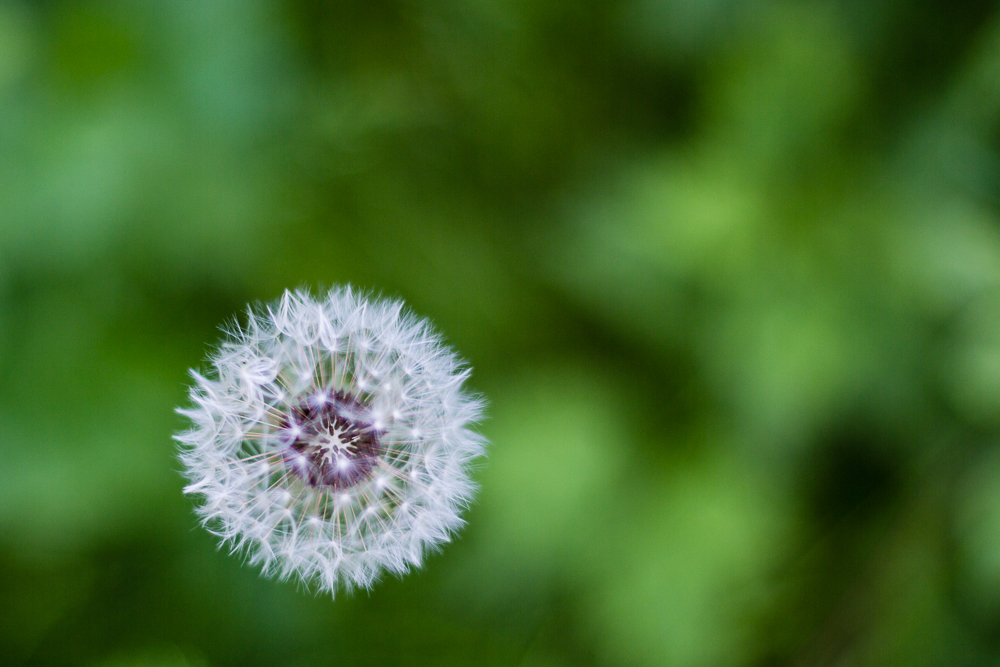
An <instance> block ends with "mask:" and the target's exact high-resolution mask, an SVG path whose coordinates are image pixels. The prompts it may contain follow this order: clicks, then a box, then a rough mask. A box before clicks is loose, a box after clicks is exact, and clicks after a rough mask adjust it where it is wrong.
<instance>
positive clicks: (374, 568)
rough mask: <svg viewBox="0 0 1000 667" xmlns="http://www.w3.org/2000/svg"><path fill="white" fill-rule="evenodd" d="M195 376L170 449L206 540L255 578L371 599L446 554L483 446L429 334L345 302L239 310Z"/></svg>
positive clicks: (418, 325) (474, 416) (449, 359)
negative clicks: (243, 560)
mask: <svg viewBox="0 0 1000 667" xmlns="http://www.w3.org/2000/svg"><path fill="white" fill-rule="evenodd" d="M210 361H211V365H212V370H211V371H210V372H209V373H206V374H201V373H198V372H196V371H192V373H191V374H192V376H193V377H194V379H195V383H194V385H193V386H192V388H191V401H192V406H191V407H189V408H185V409H181V410H179V412H180V413H181V414H183V415H184V416H186V417H188V418H189V419H190V420H191V422H192V427H191V428H190V429H189V430H187V431H185V432H184V433H181V434H179V435H177V436H175V437H176V439H177V440H178V441H179V442H180V444H181V454H180V459H181V461H182V462H183V464H184V467H185V471H184V474H185V476H186V477H187V478H188V480H189V482H190V483H189V484H188V485H187V486H186V487H185V492H186V493H189V494H194V495H196V496H199V497H200V498H201V504H200V506H199V507H198V513H199V514H200V516H201V518H202V522H203V523H204V525H205V526H206V527H207V528H208V529H209V530H210V531H212V532H213V533H215V534H216V535H218V536H219V537H221V538H222V540H223V542H224V543H225V544H227V545H229V546H230V547H231V548H232V550H233V551H238V552H242V553H244V554H246V555H247V556H248V559H249V561H250V562H252V563H259V564H260V565H261V566H262V568H263V570H264V572H265V573H267V574H272V575H277V576H279V577H281V578H298V579H300V580H301V581H303V582H306V583H307V584H311V585H315V586H317V587H318V588H319V589H321V590H325V591H329V592H330V593H333V592H335V591H336V590H337V589H338V588H347V589H350V588H353V587H356V586H360V587H364V588H367V587H370V586H371V584H372V583H373V582H374V581H375V580H376V579H377V578H378V576H379V575H380V574H381V573H382V572H383V571H389V572H392V573H396V574H401V573H403V572H406V571H407V570H408V569H409V567H410V566H411V565H412V566H420V564H421V561H422V559H423V556H424V553H425V552H426V551H427V550H428V549H429V548H434V547H437V546H438V545H440V544H441V543H442V542H445V541H447V540H448V539H450V536H451V534H452V533H453V532H454V531H455V530H456V529H458V528H459V527H460V526H461V525H462V523H463V522H462V518H461V516H460V515H461V511H462V509H463V508H464V507H465V506H467V505H468V503H469V502H470V500H471V498H472V495H473V493H474V491H475V485H474V484H473V482H472V481H471V480H470V478H469V466H470V463H471V462H472V461H473V460H474V459H476V458H477V457H479V456H482V455H483V454H484V452H485V444H486V443H485V440H484V439H483V438H482V437H481V436H479V435H478V434H477V433H475V432H474V431H472V430H470V428H469V427H470V425H472V424H473V423H475V422H476V421H477V420H478V419H479V418H480V416H481V414H482V407H483V406H482V401H481V400H480V399H479V398H478V397H476V396H473V395H471V394H469V393H468V392H467V391H465V390H464V389H463V388H462V385H463V383H464V381H465V379H466V378H467V377H468V374H469V372H468V369H467V368H466V367H465V366H464V365H463V364H462V362H461V361H460V360H459V359H458V358H457V357H456V355H455V354H454V352H452V351H451V350H450V349H449V348H448V347H446V346H445V345H444V344H443V343H442V342H441V339H440V337H439V336H438V335H437V334H436V333H435V332H434V331H433V329H432V328H431V326H430V324H429V323H428V322H427V321H426V320H422V319H418V318H416V317H415V316H413V315H411V314H409V313H407V312H406V311H405V310H404V309H403V305H402V304H401V303H399V302H396V301H386V300H379V299H370V298H367V297H366V296H365V295H362V294H359V293H357V292H355V291H353V290H351V289H350V288H339V289H334V290H331V291H330V292H329V293H327V294H326V295H325V297H323V298H321V299H315V298H313V297H312V296H311V295H310V294H308V293H306V292H303V291H296V292H285V294H284V296H282V298H281V299H280V300H278V301H277V302H275V303H274V304H271V305H268V306H266V307H263V308H258V309H253V308H251V309H250V312H249V317H248V320H247V323H246V324H245V325H244V326H235V327H233V328H232V330H231V331H229V332H228V337H227V339H226V340H224V341H223V342H222V343H221V345H220V346H219V349H218V350H217V352H216V353H214V354H213V355H212V357H211V359H210Z"/></svg>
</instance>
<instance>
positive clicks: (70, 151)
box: [0, 0, 1000, 667]
mask: <svg viewBox="0 0 1000 667" xmlns="http://www.w3.org/2000/svg"><path fill="white" fill-rule="evenodd" d="M997 10H998V7H997V3H994V2H984V1H982V0H969V1H967V2H951V1H948V0H836V1H835V0H826V1H815V0H801V1H792V0H773V1H761V2H738V1H736V0H614V1H608V2H600V1H598V0H578V1H576V2H560V1H558V0H343V1H340V2H329V3H325V2H319V1H318V0H287V1H283V2H279V1H277V0H169V1H168V2H159V1H155V0H135V1H125V0H89V1H84V2H70V1H64V2H60V1H56V0H47V1H45V2H32V3H29V2H10V1H8V0H0V663H2V664H4V665H107V666H117V665H152V666H154V667H172V666H180V665H192V666H205V667H208V666H225V665H240V666H244V665H245V666H254V665H268V666H271V665H335V664H336V665H383V666H387V665H422V664H429V665H529V666H532V667H559V666H574V667H577V666H579V667H588V666H604V665H607V666H612V667H629V666H640V665H667V666H678V667H708V666H720V667H729V666H733V667H736V666H747V667H777V666H788V667H793V666H804V665H830V666H862V665H906V666H907V667H920V666H923V665H948V666H952V665H996V664H1000V449H998V442H1000V12H998V11H997ZM341 283H351V284H354V285H356V286H359V287H362V288H366V289H372V290H376V291H378V292H380V293H382V294H385V295H387V296H393V297H400V298H403V299H405V300H406V301H407V302H408V303H409V304H410V305H411V306H412V308H413V309H414V310H415V311H416V312H417V313H419V314H421V315H424V316H427V317H430V318H431V319H433V320H434V321H435V322H436V323H437V325H438V327H439V328H440V329H441V331H443V332H444V334H445V335H446V337H447V339H448V341H449V342H450V343H451V344H453V345H454V346H455V347H456V348H457V349H458V350H459V351H460V352H461V354H462V355H463V356H465V357H466V358H467V359H468V360H469V361H470V363H471V364H472V366H473V368H474V369H475V370H474V376H473V379H472V383H471V384H472V387H473V389H475V390H476V391H480V392H482V393H483V394H485V395H486V396H487V397H488V399H489V402H490V409H489V415H490V417H489V420H488V421H486V422H485V423H484V424H483V426H482V430H483V432H484V433H485V434H486V435H487V436H488V437H489V438H490V440H491V441H492V443H493V444H492V447H491V451H490V456H489V458H488V460H486V461H484V462H483V465H482V466H481V467H480V468H479V469H478V470H477V471H476V477H477V479H478V480H479V482H480V483H481V485H482V491H481V494H480V496H479V499H478V502H477V504H476V505H475V506H474V507H473V508H472V509H471V511H469V513H468V521H469V525H468V527H467V529H466V530H465V531H464V532H463V533H462V534H461V536H460V537H459V538H458V539H457V540H455V541H454V542H453V543H451V544H449V545H447V546H446V548H445V549H444V551H443V552H442V553H441V554H439V555H436V556H434V557H433V558H431V559H430V560H429V562H428V564H427V566H426V568H425V569H423V570H422V571H420V572H416V573H412V574H411V575H410V576H408V577H405V578H403V579H394V578H390V579H388V580H385V581H383V582H382V583H381V584H380V585H379V586H377V587H376V588H375V589H374V590H372V591H371V592H370V593H365V592H361V593H356V594H354V595H350V596H348V595H341V596H338V597H337V598H336V599H335V600H331V599H330V598H329V597H327V596H316V595H315V594H313V593H312V592H310V591H306V590H302V589H300V588H297V587H296V586H295V585H293V584H287V583H284V584H283V583H278V582H273V581H269V580H265V579H262V578H261V577H259V576H258V574H257V573H256V572H255V571H254V570H253V569H252V568H249V567H245V566H243V565H241V563H240V561H239V559H238V558H234V557H231V556H228V555H227V554H226V553H224V552H222V551H219V550H217V548H216V544H215V540H214V539H213V538H212V537H211V536H210V535H208V534H207V533H206V532H205V531H204V530H202V529H200V528H199V527H198V526H197V523H196V520H195V516H194V514H193V513H192V511H191V509H192V502H191V501H190V499H187V498H185V497H183V496H182V494H181V488H182V486H183V480H182V478H181V476H180V475H179V474H178V467H179V464H178V463H177V461H176V459H175V446H174V444H173V443H172V441H171V435H172V434H173V433H174V432H175V431H176V430H178V429H179V428H182V427H183V423H182V420H181V419H180V417H178V416H177V415H175V414H174V407H175V406H177V405H179V404H182V403H184V402H185V400H186V398H185V397H186V389H185V386H186V383H187V375H186V374H187V369H188V368H190V367H197V366H199V365H201V364H202V363H203V362H204V359H205V356H206V354H207V353H208V351H209V350H210V349H211V345H212V344H213V343H214V342H215V341H216V340H217V339H218V337H219V329H218V327H219V326H220V325H221V324H223V323H225V322H226V321H227V320H228V319H229V318H231V317H232V316H233V315H235V314H237V313H239V312H240V311H242V310H243V309H244V307H245V304H246V303H247V302H250V301H254V300H270V299H273V298H275V297H277V296H278V295H279V294H280V293H281V291H282V290H283V289H285V288H286V287H298V286H306V287H310V288H313V289H317V288H319V287H321V286H330V285H335V284H341Z"/></svg>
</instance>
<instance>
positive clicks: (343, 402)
mask: <svg viewBox="0 0 1000 667" xmlns="http://www.w3.org/2000/svg"><path fill="white" fill-rule="evenodd" d="M281 427H282V429H281V430H282V432H283V433H286V434H288V438H289V439H290V440H291V443H290V444H289V445H287V446H286V447H285V448H284V449H283V452H282V457H283V458H284V460H285V462H286V465H287V466H288V467H289V468H290V469H291V471H292V472H293V473H295V474H296V475H297V476H298V477H299V478H300V479H302V481H304V482H306V483H307V484H309V485H310V486H315V487H320V486H329V487H333V488H336V489H343V488H349V487H352V486H354V485H356V484H358V483H359V482H361V481H363V480H365V479H367V478H369V477H371V473H372V470H373V469H374V468H375V466H376V465H377V463H378V458H379V456H380V455H381V454H382V446H381V443H380V441H379V435H380V433H379V431H378V430H377V429H376V428H375V427H374V426H373V424H372V422H371V420H370V419H369V411H368V409H367V407H366V406H365V405H364V404H363V403H361V402H360V401H359V400H358V399H356V398H354V397H353V396H350V395H349V394H345V393H343V392H335V393H333V398H332V400H328V401H323V402H321V403H320V404H319V405H317V404H316V403H315V402H313V403H308V402H304V403H302V404H300V405H298V406H296V407H295V408H294V409H293V410H292V411H291V413H290V414H289V416H288V417H287V418H286V419H284V420H283V422H282V424H281ZM286 442H287V440H286Z"/></svg>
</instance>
